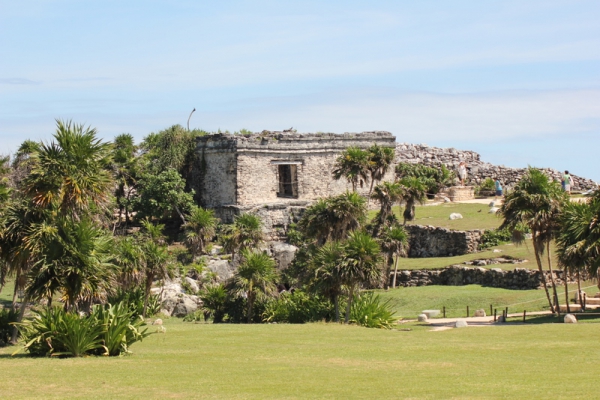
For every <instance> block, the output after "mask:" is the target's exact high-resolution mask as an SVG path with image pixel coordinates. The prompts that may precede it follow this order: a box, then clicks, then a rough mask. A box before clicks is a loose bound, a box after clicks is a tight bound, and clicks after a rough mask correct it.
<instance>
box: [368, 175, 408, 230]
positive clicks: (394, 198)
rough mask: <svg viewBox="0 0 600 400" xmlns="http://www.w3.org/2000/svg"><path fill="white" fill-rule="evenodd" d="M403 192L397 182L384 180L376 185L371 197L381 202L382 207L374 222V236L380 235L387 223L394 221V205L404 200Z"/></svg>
mask: <svg viewBox="0 0 600 400" xmlns="http://www.w3.org/2000/svg"><path fill="white" fill-rule="evenodd" d="M403 194H404V192H403V190H402V186H400V184H399V183H397V182H394V183H391V182H382V183H380V184H379V185H377V186H375V189H374V191H373V194H372V195H371V198H373V199H375V200H377V201H378V202H379V205H380V209H379V212H378V213H377V215H375V218H374V220H373V223H372V224H373V229H372V231H373V236H374V237H378V236H379V233H380V232H381V231H382V229H383V228H384V227H385V226H386V225H388V226H389V225H390V223H393V221H394V220H395V216H394V214H393V213H392V206H393V205H394V204H395V203H397V202H399V201H401V200H402V198H403ZM391 217H394V218H391Z"/></svg>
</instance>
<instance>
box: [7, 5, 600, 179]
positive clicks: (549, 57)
mask: <svg viewBox="0 0 600 400" xmlns="http://www.w3.org/2000/svg"><path fill="white" fill-rule="evenodd" d="M599 20H600V2H598V1H577V0H570V1H552V0H544V1H535V0H528V1H485V2H482V1H456V0H455V1H389V2H388V1H368V2H367V1H360V2H359V1H348V0H346V1H323V0H321V1H300V0H298V1H294V2H291V1H290V2H282V1H221V2H200V1H149V0H146V1H108V0H105V1H102V2H86V1H67V0H65V1H27V0H22V1H19V2H15V1H7V0H0V60H1V61H0V153H8V152H11V151H14V150H15V149H16V148H17V147H18V145H19V144H20V143H21V142H22V141H23V140H24V139H28V138H30V139H36V140H37V139H41V140H48V139H49V138H50V137H51V135H52V133H53V131H54V125H55V122H54V119H55V118H61V119H72V120H74V121H76V122H79V123H85V124H88V125H91V126H92V127H96V128H97V129H98V131H99V134H100V135H101V136H102V137H104V138H106V139H108V140H110V139H111V138H113V137H114V136H115V135H117V134H120V133H123V132H129V133H131V134H133V135H134V137H136V139H137V140H141V139H142V138H143V137H144V136H145V135H147V134H148V133H150V132H156V131H159V130H161V129H164V128H166V127H168V126H171V125H173V124H181V125H184V126H185V124H186V121H187V118H188V115H189V113H190V111H191V110H192V109H193V108H194V107H195V108H196V109H197V112H196V113H194V115H193V116H192V118H191V122H190V127H194V128H200V129H205V130H217V129H222V130H226V129H227V130H230V131H235V130H239V129H241V128H246V129H250V130H254V131H261V130H263V129H278V130H279V129H287V128H290V127H294V128H296V129H297V130H298V131H299V132H316V131H322V132H337V133H342V132H360V131H364V130H388V131H390V132H392V133H394V134H395V135H396V136H397V139H398V141H399V142H412V143H427V144H429V145H435V146H444V147H456V148H462V149H469V150H475V151H478V152H480V153H481V155H482V159H484V160H485V161H490V162H493V163H497V164H504V165H507V166H513V167H524V166H526V165H528V164H531V165H534V166H544V167H546V166H547V167H554V168H557V169H569V170H571V171H572V172H574V173H575V174H578V175H583V176H586V177H590V178H593V179H595V180H597V181H600V168H599V167H600V157H599V156H598V155H597V153H599V151H598V149H599V148H600V24H599V23H598V21H599Z"/></svg>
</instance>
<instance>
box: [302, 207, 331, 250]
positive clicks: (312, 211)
mask: <svg viewBox="0 0 600 400" xmlns="http://www.w3.org/2000/svg"><path fill="white" fill-rule="evenodd" d="M333 225H334V215H333V213H332V212H331V209H330V206H329V199H323V198H321V199H319V200H317V201H316V202H315V203H314V204H313V205H311V206H310V207H308V208H307V209H306V211H304V214H302V218H300V221H298V229H299V230H300V231H301V232H302V233H303V234H304V235H305V236H306V237H307V238H311V239H314V240H315V242H316V244H317V245H318V246H321V245H323V244H324V243H325V242H326V241H328V240H329V238H330V236H331V230H332V227H333Z"/></svg>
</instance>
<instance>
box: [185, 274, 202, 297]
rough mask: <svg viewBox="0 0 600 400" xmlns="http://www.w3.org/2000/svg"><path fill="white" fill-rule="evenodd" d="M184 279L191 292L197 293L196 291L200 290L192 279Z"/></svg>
mask: <svg viewBox="0 0 600 400" xmlns="http://www.w3.org/2000/svg"><path fill="white" fill-rule="evenodd" d="M184 279H185V281H186V282H187V283H188V285H190V288H191V289H192V292H194V293H198V290H200V286H198V282H196V281H195V280H194V279H192V278H190V277H187V276H186V277H185V278H184Z"/></svg>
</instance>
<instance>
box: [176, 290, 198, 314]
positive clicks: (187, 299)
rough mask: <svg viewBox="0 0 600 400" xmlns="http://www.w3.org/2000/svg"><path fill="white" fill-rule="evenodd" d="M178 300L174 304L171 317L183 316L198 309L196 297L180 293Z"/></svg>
mask: <svg viewBox="0 0 600 400" xmlns="http://www.w3.org/2000/svg"><path fill="white" fill-rule="evenodd" d="M178 300H179V301H178V302H177V303H176V304H175V307H174V308H173V312H172V313H171V316H173V317H185V316H186V315H188V314H192V313H194V312H196V310H198V300H199V299H198V297H197V296H188V295H182V296H181V297H179V299H178Z"/></svg>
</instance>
